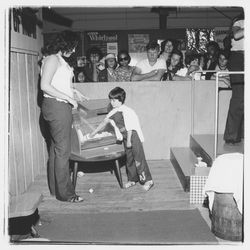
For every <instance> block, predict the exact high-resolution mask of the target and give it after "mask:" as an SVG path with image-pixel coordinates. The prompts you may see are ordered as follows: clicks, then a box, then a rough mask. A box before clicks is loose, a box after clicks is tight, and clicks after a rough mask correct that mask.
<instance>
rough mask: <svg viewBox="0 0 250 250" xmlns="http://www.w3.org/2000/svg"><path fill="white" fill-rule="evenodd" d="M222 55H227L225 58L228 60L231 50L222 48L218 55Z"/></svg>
mask: <svg viewBox="0 0 250 250" xmlns="http://www.w3.org/2000/svg"><path fill="white" fill-rule="evenodd" d="M220 55H223V56H225V58H226V59H227V60H228V59H229V56H230V51H227V50H220V51H219V53H218V57H219V56H220Z"/></svg>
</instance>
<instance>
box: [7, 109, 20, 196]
mask: <svg viewBox="0 0 250 250" xmlns="http://www.w3.org/2000/svg"><path fill="white" fill-rule="evenodd" d="M10 109H11V110H13V107H12V105H11V107H10ZM11 110H10V111H11ZM9 128H10V135H9V171H8V178H9V183H8V184H9V194H10V195H16V194H17V193H18V191H17V188H18V187H17V169H16V160H15V153H14V137H13V116H10V120H9Z"/></svg>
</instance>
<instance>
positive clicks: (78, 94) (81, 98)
mask: <svg viewBox="0 0 250 250" xmlns="http://www.w3.org/2000/svg"><path fill="white" fill-rule="evenodd" d="M73 92H74V97H75V99H76V100H77V101H79V102H83V101H84V100H87V101H88V100H90V98H89V97H87V96H85V95H83V94H82V93H81V92H80V91H78V90H77V89H73Z"/></svg>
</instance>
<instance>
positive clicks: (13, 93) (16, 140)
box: [9, 53, 25, 195]
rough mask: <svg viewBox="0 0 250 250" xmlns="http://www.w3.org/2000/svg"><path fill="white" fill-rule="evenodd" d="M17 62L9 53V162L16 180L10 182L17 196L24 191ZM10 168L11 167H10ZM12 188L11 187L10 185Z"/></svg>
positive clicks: (16, 58) (15, 54) (15, 56)
mask: <svg viewBox="0 0 250 250" xmlns="http://www.w3.org/2000/svg"><path fill="white" fill-rule="evenodd" d="M18 65H19V61H18V55H17V53H11V74H10V116H11V120H12V127H11V129H12V130H11V131H10V139H11V140H13V145H14V152H13V156H11V155H10V157H9V160H10V161H11V160H13V161H14V164H13V166H14V167H15V169H16V177H17V179H16V180H15V179H13V176H11V179H10V182H13V181H14V182H16V183H17V193H16V194H17V195H18V194H20V193H22V192H23V191H24V190H25V170H24V165H25V158H24V148H23V135H22V123H21V98H20V92H19V66H18ZM10 167H11V166H10ZM10 186H12V185H10Z"/></svg>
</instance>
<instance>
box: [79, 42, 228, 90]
mask: <svg viewBox="0 0 250 250" xmlns="http://www.w3.org/2000/svg"><path fill="white" fill-rule="evenodd" d="M227 41H228V37H226V38H225V44H224V47H223V48H220V47H219V45H218V43H217V42H215V41H210V42H208V43H207V46H206V50H207V51H206V53H196V52H187V53H186V54H184V53H183V51H180V50H179V49H178V46H177V41H175V40H174V39H167V40H165V41H163V42H161V44H158V43H157V41H150V42H149V43H148V44H147V46H146V52H147V58H146V59H143V60H141V61H139V62H138V63H137V64H136V65H134V66H131V65H130V62H131V56H130V55H129V52H128V51H126V50H121V51H119V52H118V55H117V56H116V55H115V54H113V53H109V54H107V55H106V56H104V57H103V54H102V52H101V50H100V49H99V48H97V47H92V48H90V49H89V50H88V52H87V64H86V65H85V66H84V67H77V68H76V69H75V82H124V81H126V82H128V81H142V80H145V81H172V80H178V81H182V80H191V79H192V78H193V79H195V80H210V79H215V73H216V72H218V71H228V59H229V55H230V49H231V45H230V44H228V43H226V42H227ZM184 58H185V59H184ZM201 71H207V72H206V73H202V72H201ZM220 80H221V81H223V82H224V83H225V84H226V85H228V86H230V80H229V75H227V74H226V73H225V74H221V75H220Z"/></svg>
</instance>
